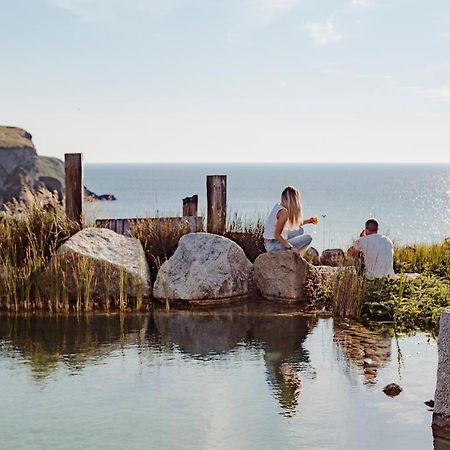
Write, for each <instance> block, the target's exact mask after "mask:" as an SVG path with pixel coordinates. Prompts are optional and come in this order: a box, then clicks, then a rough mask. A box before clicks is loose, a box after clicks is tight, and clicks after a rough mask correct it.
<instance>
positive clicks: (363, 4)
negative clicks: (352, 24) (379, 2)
mask: <svg viewBox="0 0 450 450" xmlns="http://www.w3.org/2000/svg"><path fill="white" fill-rule="evenodd" d="M374 4H375V1H374V0H351V1H350V3H349V6H351V7H352V8H369V7H370V6H373V5H374Z"/></svg>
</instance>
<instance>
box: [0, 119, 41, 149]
mask: <svg viewBox="0 0 450 450" xmlns="http://www.w3.org/2000/svg"><path fill="white" fill-rule="evenodd" d="M0 147H5V148H14V147H30V148H34V146H33V143H32V142H31V135H30V134H29V133H27V132H26V131H25V130H22V128H16V127H5V126H1V125H0Z"/></svg>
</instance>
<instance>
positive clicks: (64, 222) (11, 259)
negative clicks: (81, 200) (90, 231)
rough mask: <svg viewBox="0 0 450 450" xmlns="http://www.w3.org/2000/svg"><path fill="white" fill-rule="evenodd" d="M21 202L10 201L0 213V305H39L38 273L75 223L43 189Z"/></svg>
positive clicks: (22, 307)
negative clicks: (27, 200)
mask: <svg viewBox="0 0 450 450" xmlns="http://www.w3.org/2000/svg"><path fill="white" fill-rule="evenodd" d="M30 198H31V201H30V202H29V203H28V204H27V205H24V204H23V203H20V202H13V203H9V204H7V205H6V210H5V212H3V213H1V214H0V242H1V246H0V306H2V307H3V308H6V309H13V310H18V309H30V308H34V307H39V306H41V303H42V299H41V293H40V291H39V275H40V273H41V271H42V270H43V269H44V267H45V266H46V265H47V264H48V262H49V261H50V258H51V257H52V256H53V255H54V253H55V252H56V249H57V248H58V247H59V245H61V244H62V243H63V242H65V241H66V240H67V239H68V238H69V237H70V236H72V235H73V234H75V233H76V232H77V231H79V226H78V225H77V224H76V223H75V222H72V221H70V220H68V219H67V218H66V216H65V214H64V211H63V209H62V207H61V205H60V204H59V203H58V200H57V198H56V197H55V196H54V195H52V194H50V193H49V192H46V191H40V192H38V193H37V194H36V195H31V197H30Z"/></svg>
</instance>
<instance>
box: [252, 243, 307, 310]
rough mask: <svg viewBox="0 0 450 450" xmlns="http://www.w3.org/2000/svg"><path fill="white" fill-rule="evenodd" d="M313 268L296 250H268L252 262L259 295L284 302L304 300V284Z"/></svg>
mask: <svg viewBox="0 0 450 450" xmlns="http://www.w3.org/2000/svg"><path fill="white" fill-rule="evenodd" d="M312 270H314V268H313V266H311V265H310V264H309V263H308V262H307V261H305V260H304V259H303V258H302V257H301V256H300V255H299V254H298V253H297V252H292V251H284V252H268V253H263V254H262V255H259V256H258V257H257V258H256V260H255V263H254V279H255V283H256V286H257V287H258V289H259V291H260V292H261V295H262V296H263V297H264V298H267V299H274V300H280V301H285V302H296V301H301V300H305V284H306V281H307V278H308V276H309V274H310V273H311V271H312Z"/></svg>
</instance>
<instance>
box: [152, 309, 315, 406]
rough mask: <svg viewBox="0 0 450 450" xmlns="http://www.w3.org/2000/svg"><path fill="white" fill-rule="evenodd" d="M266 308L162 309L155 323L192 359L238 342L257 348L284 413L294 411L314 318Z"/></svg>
mask: <svg viewBox="0 0 450 450" xmlns="http://www.w3.org/2000/svg"><path fill="white" fill-rule="evenodd" d="M264 308H265V311H264V312H262V311H258V305H252V306H249V305H243V306H241V307H240V308H238V309H236V307H235V308H233V310H229V309H228V310H223V311H218V310H215V311H214V312H213V313H202V312H198V311H196V312H186V311H185V312H179V313H177V314H175V315H174V314H171V313H163V312H160V313H156V314H155V315H154V322H155V325H156V328H157V330H158V333H159V335H160V336H161V340H162V341H163V342H164V343H165V344H166V345H176V346H177V347H178V348H179V349H180V350H181V351H182V352H184V353H185V354H188V355H189V356H190V357H193V358H206V359H208V358H212V357H214V356H215V355H220V354H222V353H227V352H229V351H231V350H233V349H234V348H236V347H237V346H238V345H239V344H242V345H245V346H246V347H247V348H251V347H254V348H257V349H261V350H262V351H263V354H264V356H263V357H264V363H265V366H266V373H267V380H268V382H269V384H270V386H271V387H272V389H273V392H274V393H275V395H276V397H277V399H278V401H279V403H280V405H281V407H282V408H283V409H284V411H285V412H286V414H292V413H293V412H294V411H295V408H296V406H297V405H298V400H299V394H300V387H301V380H300V375H299V371H300V370H301V369H302V368H304V367H305V366H307V365H308V363H309V355H308V352H307V351H306V350H305V349H304V348H303V347H302V343H303V341H304V340H305V339H306V337H307V335H308V333H309V332H310V331H311V330H312V328H313V327H314V325H315V323H316V321H317V319H316V318H314V317H311V316H310V317H307V316H302V315H299V314H294V313H288V312H287V313H286V312H284V313H280V311H279V310H276V309H274V310H272V311H271V312H270V311H269V312H268V311H267V305H265V307H264Z"/></svg>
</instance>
